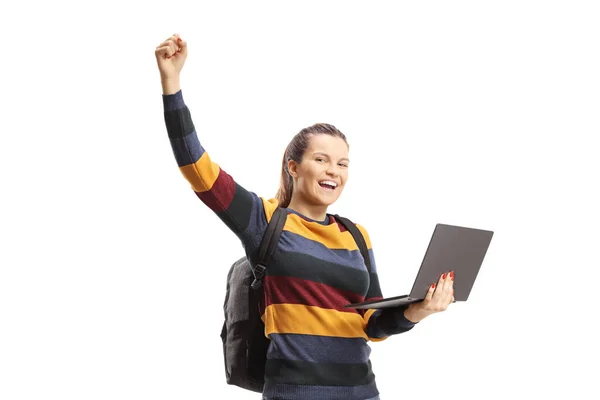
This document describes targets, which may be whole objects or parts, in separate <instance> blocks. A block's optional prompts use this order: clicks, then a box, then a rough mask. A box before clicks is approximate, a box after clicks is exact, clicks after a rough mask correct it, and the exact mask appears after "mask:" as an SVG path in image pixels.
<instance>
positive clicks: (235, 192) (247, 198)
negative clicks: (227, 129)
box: [162, 90, 276, 253]
mask: <svg viewBox="0 0 600 400" xmlns="http://www.w3.org/2000/svg"><path fill="white" fill-rule="evenodd" d="M162 98H163V107H164V119H165V125H166V129H167V133H168V136H169V142H170V144H171V149H172V151H173V155H174V157H175V160H176V162H177V166H178V167H179V171H180V172H181V174H182V175H183V177H184V178H185V179H186V180H187V182H188V183H189V184H190V186H191V189H192V190H193V192H194V193H195V195H196V196H197V197H198V198H199V199H200V200H201V201H202V202H203V203H204V204H205V205H206V206H208V208H209V209H210V210H212V211H213V212H214V213H215V214H216V215H217V216H218V217H219V218H220V219H221V221H222V222H223V223H225V225H227V227H229V229H230V230H231V231H233V233H235V234H236V235H237V237H238V238H239V239H240V240H241V241H242V244H243V246H244V247H245V248H246V252H247V253H248V252H249V251H252V250H251V249H252V248H254V247H255V246H257V244H258V242H259V241H260V236H261V235H262V232H264V230H265V228H266V225H267V221H268V220H270V217H271V215H272V213H273V211H274V210H275V208H276V204H275V203H274V200H269V201H265V200H263V199H262V198H260V197H258V196H257V195H256V194H254V193H252V192H249V191H247V190H246V189H244V188H243V187H242V186H240V185H239V184H238V183H237V182H236V181H235V180H234V179H233V178H232V177H231V176H230V175H229V174H228V173H227V172H225V171H224V170H223V169H222V168H221V167H220V166H219V165H218V164H216V163H215V162H213V161H212V160H211V158H210V156H209V154H208V153H207V152H206V150H205V149H204V147H203V146H202V144H201V143H200V141H199V139H198V135H197V132H196V129H195V127H194V123H193V122H192V117H191V113H190V110H189V108H188V107H187V105H186V104H185V102H184V100H183V94H182V91H181V90H180V91H178V92H177V93H175V94H171V95H164V94H163V96H162Z"/></svg>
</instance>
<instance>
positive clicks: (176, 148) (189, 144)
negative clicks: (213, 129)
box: [169, 131, 204, 167]
mask: <svg viewBox="0 0 600 400" xmlns="http://www.w3.org/2000/svg"><path fill="white" fill-rule="evenodd" d="M169 140H170V142H171V149H173V155H174V156H175V160H176V161H177V165H178V166H179V167H183V166H184V165H190V164H194V163H195V162H196V161H198V160H199V159H200V157H202V155H203V154H204V148H203V147H202V145H201V144H200V141H199V140H198V135H197V134H196V131H194V132H192V133H190V134H189V135H187V136H184V137H183V138H181V137H174V138H173V137H172V138H169Z"/></svg>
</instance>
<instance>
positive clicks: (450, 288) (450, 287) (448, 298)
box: [440, 271, 454, 307]
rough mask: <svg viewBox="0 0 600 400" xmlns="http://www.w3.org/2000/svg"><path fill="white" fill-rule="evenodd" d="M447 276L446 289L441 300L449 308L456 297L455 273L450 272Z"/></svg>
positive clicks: (445, 280)
mask: <svg viewBox="0 0 600 400" xmlns="http://www.w3.org/2000/svg"><path fill="white" fill-rule="evenodd" d="M445 275H446V276H445V279H444V288H443V290H442V293H443V296H442V298H441V299H440V300H441V301H442V304H444V305H445V306H446V307H447V306H448V304H450V303H452V297H453V295H454V271H450V272H449V273H447V274H445Z"/></svg>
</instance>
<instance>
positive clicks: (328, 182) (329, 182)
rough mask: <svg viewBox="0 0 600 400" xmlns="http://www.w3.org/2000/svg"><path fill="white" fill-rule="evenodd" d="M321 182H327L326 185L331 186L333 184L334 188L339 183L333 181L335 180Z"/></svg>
mask: <svg viewBox="0 0 600 400" xmlns="http://www.w3.org/2000/svg"><path fill="white" fill-rule="evenodd" d="M319 183H322V184H325V185H329V186H333V187H334V188H335V187H337V183H335V182H333V181H321V182H319Z"/></svg>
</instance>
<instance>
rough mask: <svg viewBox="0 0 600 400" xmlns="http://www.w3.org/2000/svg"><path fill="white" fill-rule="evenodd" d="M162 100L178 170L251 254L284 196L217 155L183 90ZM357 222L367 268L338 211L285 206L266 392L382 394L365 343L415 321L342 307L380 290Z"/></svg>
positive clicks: (269, 282) (268, 287) (274, 267)
mask: <svg viewBox="0 0 600 400" xmlns="http://www.w3.org/2000/svg"><path fill="white" fill-rule="evenodd" d="M163 106H164V118H165V124H166V128H167V133H168V135H169V141H170V144H171V147H172V150H173V154H174V156H175V160H176V162H177V165H178V167H179V170H180V171H181V173H182V174H183V176H184V177H185V179H186V180H187V181H188V182H189V184H190V185H191V189H192V190H193V191H194V193H195V194H196V196H198V198H199V199H200V200H201V201H202V202H203V203H204V204H205V205H206V206H208V207H209V208H210V210H212V211H213V212H214V213H215V214H216V215H217V216H218V217H219V218H220V220H221V221H223V222H224V223H225V225H226V226H227V227H228V228H229V229H230V230H231V231H232V232H233V233H234V234H235V235H237V237H238V238H239V239H240V240H241V242H242V245H243V247H244V249H245V252H246V255H248V256H250V255H251V254H252V253H253V252H254V251H255V250H256V249H257V248H258V246H259V244H260V240H261V238H262V235H263V232H264V231H265V229H266V227H267V224H268V221H269V220H270V218H271V216H272V215H273V211H274V210H275V209H276V208H277V206H278V203H277V200H275V199H272V198H269V199H265V198H263V197H259V196H258V195H256V194H255V193H253V192H250V191H248V190H246V189H244V188H243V187H241V186H240V185H239V184H238V183H237V182H236V181H235V180H234V179H233V178H232V177H231V176H230V175H229V174H227V173H226V172H225V171H224V170H223V169H222V168H220V167H219V165H218V164H216V163H215V162H213V161H212V160H211V159H210V157H209V154H208V153H207V152H206V151H205V149H204V148H203V147H202V145H201V144H200V142H199V140H198V136H197V134H196V130H195V127H194V124H193V122H192V118H191V114H190V111H189V108H188V107H187V106H186V104H185V102H184V100H183V95H182V92H181V91H179V92H177V93H175V94H172V95H163ZM357 227H358V229H360V231H361V232H362V234H363V235H364V237H365V241H366V243H367V247H368V250H369V256H370V257H371V265H372V270H371V273H370V274H369V272H368V270H367V268H366V266H365V263H364V259H363V257H362V256H361V254H360V251H359V249H358V247H357V245H356V243H355V241H354V239H353V238H352V236H351V234H350V232H348V231H346V230H345V229H344V228H343V226H342V225H341V224H338V223H337V222H336V221H335V218H334V217H333V216H331V215H329V214H328V216H327V218H326V219H325V220H324V221H315V220H312V219H310V218H308V217H306V216H303V215H301V214H300V213H298V212H296V211H294V210H291V209H288V218H287V221H286V223H285V226H284V228H283V232H282V235H281V239H280V241H279V244H278V247H277V249H276V251H275V253H274V255H273V258H272V261H271V264H270V265H269V268H268V269H267V272H266V275H265V278H264V290H263V293H264V295H263V299H262V302H261V314H262V319H263V321H264V323H265V335H266V336H267V337H268V338H269V339H270V345H269V346H270V347H269V350H268V354H267V364H266V373H265V387H264V392H263V396H264V398H266V399H286V400H295V399H302V400H305V399H310V400H320V399H323V400H325V399H327V400H337V399H339V400H366V399H375V398H378V397H377V396H378V395H379V392H378V389H377V385H376V383H375V376H374V373H373V370H372V367H371V361H370V358H369V357H370V352H371V349H370V347H369V344H368V342H369V341H380V340H384V339H385V338H387V337H389V336H390V335H394V334H399V333H403V332H406V331H408V330H410V329H412V327H413V326H414V324H413V323H412V322H410V321H408V320H407V319H406V318H405V317H404V313H403V311H404V308H396V309H385V310H377V311H374V310H368V311H364V310H355V309H347V308H344V305H345V304H348V303H350V302H359V301H365V300H371V299H376V298H381V297H382V294H381V289H380V285H379V280H378V276H377V267H376V264H375V259H374V257H373V248H372V245H371V241H370V239H369V235H368V232H367V231H366V230H365V228H364V227H363V226H361V225H359V224H357ZM206 251H209V249H207V250H206Z"/></svg>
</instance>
